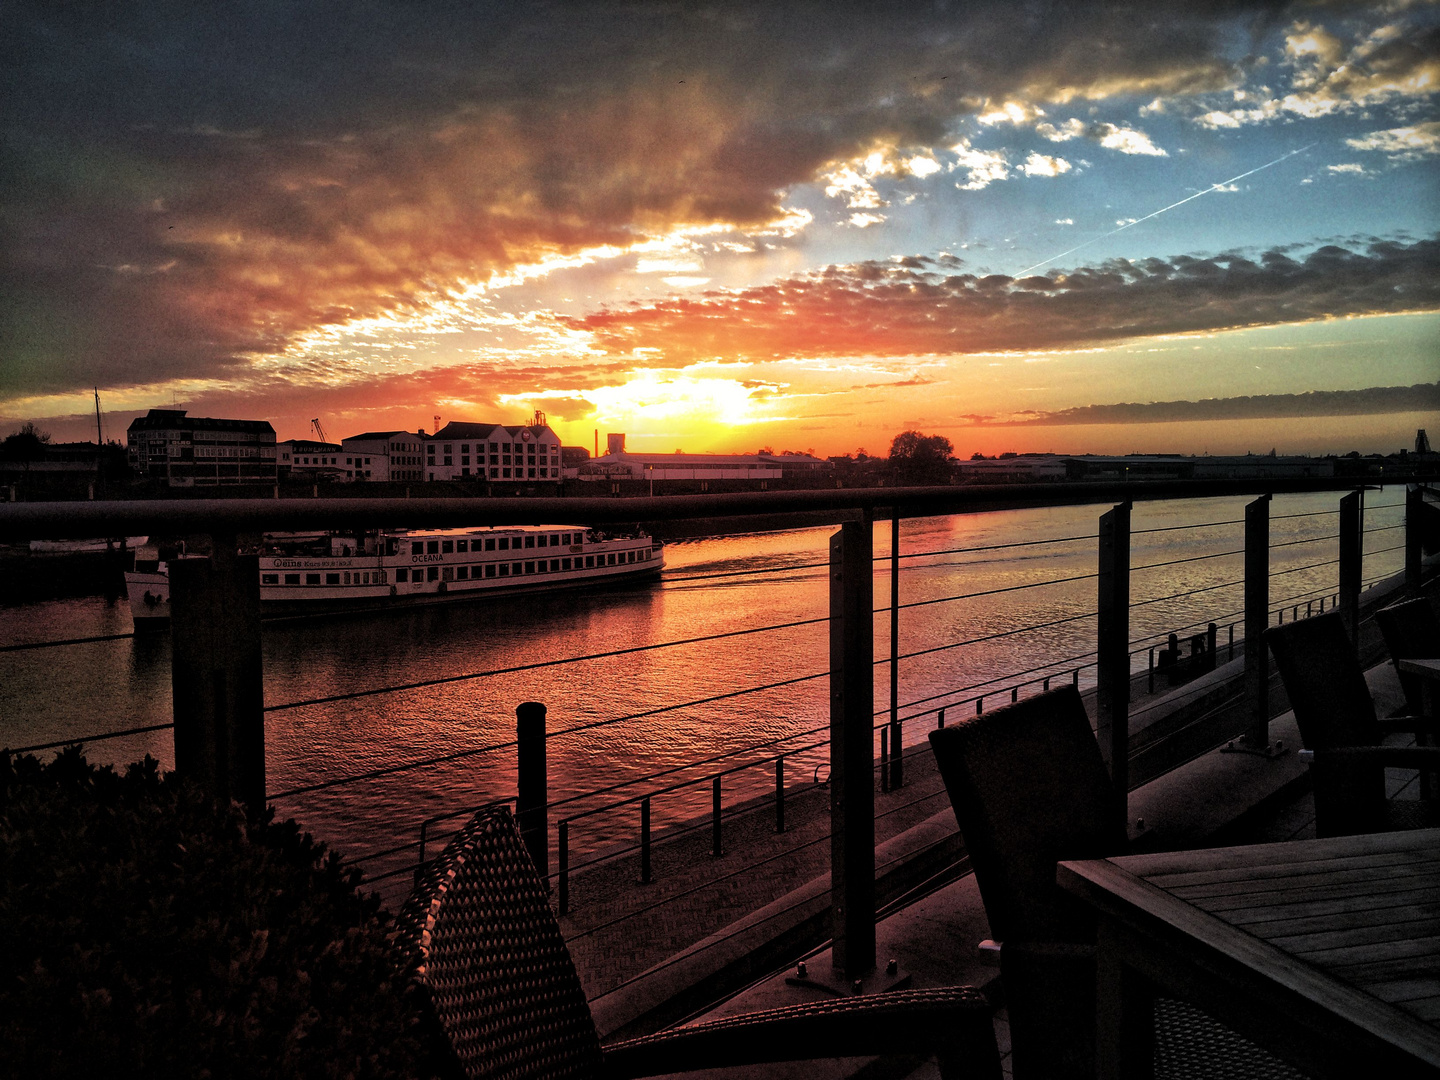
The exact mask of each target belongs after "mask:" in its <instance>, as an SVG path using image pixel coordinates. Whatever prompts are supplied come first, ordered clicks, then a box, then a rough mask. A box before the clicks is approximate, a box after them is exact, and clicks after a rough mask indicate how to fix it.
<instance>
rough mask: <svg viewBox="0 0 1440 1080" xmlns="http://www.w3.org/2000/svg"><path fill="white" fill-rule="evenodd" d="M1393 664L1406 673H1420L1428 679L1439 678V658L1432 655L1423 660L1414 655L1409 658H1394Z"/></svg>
mask: <svg viewBox="0 0 1440 1080" xmlns="http://www.w3.org/2000/svg"><path fill="white" fill-rule="evenodd" d="M1395 666H1396V667H1397V668H1399V669H1400V670H1401V671H1403V672H1405V673H1406V674H1407V675H1422V676H1424V677H1426V678H1430V679H1440V660H1437V659H1434V658H1433V657H1427V658H1425V659H1423V660H1422V659H1418V658H1414V657H1412V658H1411V659H1409V660H1396V661H1395Z"/></svg>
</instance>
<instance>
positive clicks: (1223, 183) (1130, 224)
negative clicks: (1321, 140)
mask: <svg viewBox="0 0 1440 1080" xmlns="http://www.w3.org/2000/svg"><path fill="white" fill-rule="evenodd" d="M1315 145H1316V144H1315V143H1311V144H1310V146H1302V147H1300V149H1299V150H1291V151H1290V152H1289V153H1288V154H1281V155H1280V156H1279V157H1278V158H1276V159H1275V160H1274V161H1267V162H1266V163H1265V164H1264V165H1258V166H1256V167H1255V168H1253V169H1251V170H1250V171H1249V172H1242V173H1241V174H1240V175H1239V176H1232V177H1231V178H1230V179H1229V180H1221V181H1220V182H1219V183H1215V184H1211V185H1210V186H1209V187H1208V188H1202V189H1201V190H1199V191H1197V192H1195V194H1194V195H1187V196H1185V198H1183V199H1181V200H1180V201H1179V202H1173V203H1171V204H1170V205H1169V206H1162V207H1161V208H1160V209H1159V210H1156V211H1155V212H1154V213H1153V214H1146V215H1145V216H1144V217H1142V218H1136V219H1135V220H1134V221H1131V222H1127V223H1126V224H1124V225H1121V226H1120V227H1119V228H1118V229H1111V230H1110V231H1109V232H1107V233H1102V234H1101V235H1099V236H1092V237H1091V238H1090V239H1089V240H1086V241H1085V242H1084V243H1083V244H1076V245H1075V246H1074V247H1072V248H1071V249H1070V250H1069V251H1062V252H1060V254H1059V255H1052V256H1050V258H1048V259H1045V260H1044V261H1042V262H1038V263H1036V264H1035V265H1034V266H1027V267H1026V268H1025V269H1024V270H1021V271H1020V272H1019V273H1018V274H1016V275H1015V276H1016V277H1024V276H1025V275H1026V274H1028V273H1030V271H1032V270H1039V269H1040V267H1042V266H1048V265H1050V263H1052V262H1054V261H1055V260H1056V259H1063V258H1065V256H1066V255H1073V254H1074V253H1075V252H1077V251H1079V250H1080V249H1081V248H1083V247H1089V246H1090V245H1091V244H1094V243H1098V242H1099V241H1101V240H1104V239H1105V238H1106V237H1109V236H1114V235H1115V234H1116V233H1122V232H1124V231H1125V230H1126V229H1130V228H1133V227H1134V226H1136V225H1139V224H1140V223H1141V222H1145V221H1149V220H1150V219H1151V218H1155V217H1159V216H1160V215H1161V214H1163V213H1165V211H1167V210H1174V209H1175V208H1176V207H1177V206H1184V205H1185V204H1186V203H1187V202H1193V201H1194V200H1195V199H1198V198H1200V196H1201V195H1209V194H1210V192H1212V191H1219V190H1220V189H1222V188H1224V187H1225V186H1226V185H1227V184H1233V183H1235V181H1236V180H1244V179H1245V177H1247V176H1254V175H1255V174H1256V173H1257V172H1260V171H1261V170H1263V169H1268V168H1270V166H1272V165H1279V164H1280V163H1281V162H1282V161H1284V160H1285V159H1286V158H1292V157H1294V156H1295V155H1296V154H1303V153H1304V152H1305V151H1306V150H1309V149H1310V148H1311V147H1313V146H1315Z"/></svg>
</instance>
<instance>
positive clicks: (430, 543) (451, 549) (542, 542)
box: [410, 533, 584, 555]
mask: <svg viewBox="0 0 1440 1080" xmlns="http://www.w3.org/2000/svg"><path fill="white" fill-rule="evenodd" d="M572 536H573V537H574V539H573V540H572V539H571V537H572ZM583 539H584V534H583V533H541V534H538V535H537V534H534V533H530V534H527V535H526V536H525V537H524V545H523V546H525V547H527V548H533V547H561V546H568V545H570V544H571V543H575V544H578V543H580V542H581V541H582V540H583ZM521 546H522V545H521V537H518V536H516V537H509V536H501V537H498V538H497V537H494V536H489V537H486V538H485V550H486V551H496V550H499V551H509V550H510V549H511V548H512V547H514V548H518V547H521ZM479 550H480V538H479V537H477V538H476V539H475V541H474V542H473V543H472V542H471V541H469V540H412V541H411V542H410V554H411V555H451V554H454V553H456V552H459V553H461V554H463V553H465V552H467V551H479Z"/></svg>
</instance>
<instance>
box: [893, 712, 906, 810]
mask: <svg viewBox="0 0 1440 1080" xmlns="http://www.w3.org/2000/svg"><path fill="white" fill-rule="evenodd" d="M900 725H901V721H900V717H899V716H895V715H892V716H891V718H890V788H891V790H897V791H898V790H899V789H900V788H902V787H904V786H905V761H904V758H903V757H902V756H901V754H900V751H901V749H902V743H901V728H900Z"/></svg>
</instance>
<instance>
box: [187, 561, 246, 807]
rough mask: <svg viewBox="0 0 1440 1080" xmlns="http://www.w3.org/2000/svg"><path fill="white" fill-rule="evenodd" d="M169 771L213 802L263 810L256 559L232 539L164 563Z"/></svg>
mask: <svg viewBox="0 0 1440 1080" xmlns="http://www.w3.org/2000/svg"><path fill="white" fill-rule="evenodd" d="M170 635H171V641H172V651H171V657H172V659H171V669H170V681H171V688H172V692H173V705H172V708H173V710H174V717H175V771H176V772H178V773H179V774H180V775H181V776H183V777H186V778H187V779H189V780H191V781H193V782H194V783H196V784H198V785H199V786H200V787H201V788H202V789H203V790H204V791H206V792H208V793H209V794H210V795H212V796H213V797H214V798H217V799H221V800H224V801H227V802H228V801H230V800H232V799H233V800H235V801H237V802H240V803H242V804H244V806H245V808H246V809H247V810H249V811H250V812H251V813H259V812H261V811H262V810H264V808H265V689H264V672H263V668H262V662H261V654H260V561H259V557H258V556H255V555H240V554H237V552H236V542H235V537H234V536H233V535H216V536H213V537H211V554H210V555H208V556H183V557H181V558H178V559H173V560H171V562H170Z"/></svg>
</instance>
